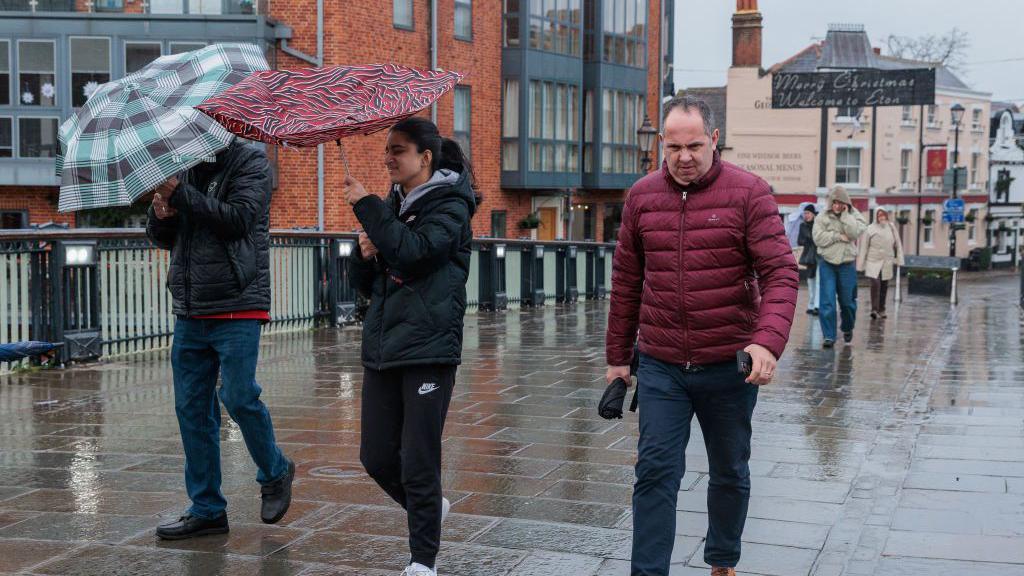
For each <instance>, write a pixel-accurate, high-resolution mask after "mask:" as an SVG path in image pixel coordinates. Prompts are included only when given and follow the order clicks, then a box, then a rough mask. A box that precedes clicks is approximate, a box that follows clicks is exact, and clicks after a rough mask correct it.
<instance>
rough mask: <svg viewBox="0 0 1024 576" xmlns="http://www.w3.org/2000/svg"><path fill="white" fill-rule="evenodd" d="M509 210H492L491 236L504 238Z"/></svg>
mask: <svg viewBox="0 0 1024 576" xmlns="http://www.w3.org/2000/svg"><path fill="white" fill-rule="evenodd" d="M507 220H508V212H506V211H505V210H491V238H504V237H505V233H506V232H505V229H506V221H507Z"/></svg>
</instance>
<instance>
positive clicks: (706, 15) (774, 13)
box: [675, 0, 1024, 102]
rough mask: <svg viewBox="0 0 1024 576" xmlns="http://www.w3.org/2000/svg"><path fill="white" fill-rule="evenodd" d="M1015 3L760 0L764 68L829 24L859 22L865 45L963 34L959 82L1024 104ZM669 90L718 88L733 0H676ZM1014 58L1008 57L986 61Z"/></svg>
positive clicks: (1023, 49) (728, 52) (728, 58)
mask: <svg viewBox="0 0 1024 576" xmlns="http://www.w3.org/2000/svg"><path fill="white" fill-rule="evenodd" d="M1018 1H1019V0H966V1H964V0H846V1H843V2H836V1H832V0H760V1H759V2H758V7H759V8H760V10H761V13H762V15H763V16H764V32H763V45H762V50H763V62H762V65H763V66H764V67H765V68H767V67H769V66H771V65H772V64H775V63H777V62H780V61H782V60H785V59H786V58H789V57H790V56H792V55H793V54H795V53H797V52H798V51H800V50H801V49H803V48H805V47H806V46H807V45H809V44H811V43H812V42H814V41H817V40H821V39H823V38H824V36H825V33H826V32H827V30H828V25H829V24H830V23H845V24H863V25H864V26H865V29H866V30H867V33H868V36H869V37H870V38H871V42H872V45H874V46H882V47H883V48H882V49H883V53H885V47H884V40H885V38H886V37H887V36H889V35H890V34H897V35H902V36H921V35H924V34H933V33H934V34H941V33H944V32H946V31H948V30H950V29H952V28H953V27H954V26H955V27H958V28H960V29H961V30H964V31H966V32H967V33H968V34H969V36H970V41H971V46H970V48H969V49H968V52H967V57H966V58H965V60H966V62H967V63H968V64H969V65H968V66H967V73H966V74H963V75H962V76H963V80H964V82H966V83H967V85H969V86H971V87H972V88H974V89H976V90H981V91H985V92H991V93H992V95H993V99H995V100H1013V101H1015V102H1024V41H1022V38H1021V30H1022V29H1021V26H1020V25H1021V21H1022V12H1021V11H1020V9H1021V6H1022V5H1024V3H1020V4H1018ZM675 2H676V31H675V35H676V36H675V42H676V45H675V67H676V73H675V83H676V88H677V89H680V88H687V87H697V86H723V85H724V84H725V80H726V69H727V68H728V67H729V65H730V64H731V63H732V21H731V18H732V13H733V12H734V11H735V9H736V2H735V1H734V0H675ZM1005 59H1014V61H1011V62H999V63H995V62H991V61H993V60H1005Z"/></svg>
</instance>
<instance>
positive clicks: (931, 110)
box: [928, 104, 938, 126]
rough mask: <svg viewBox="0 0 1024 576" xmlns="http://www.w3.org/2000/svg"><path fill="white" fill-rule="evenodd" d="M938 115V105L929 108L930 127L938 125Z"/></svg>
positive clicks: (931, 105)
mask: <svg viewBox="0 0 1024 576" xmlns="http://www.w3.org/2000/svg"><path fill="white" fill-rule="evenodd" d="M937 113H938V107H937V106H936V105H934V104H930V105H929V106H928V125H929V126H935V125H936V121H935V116H936V114H937Z"/></svg>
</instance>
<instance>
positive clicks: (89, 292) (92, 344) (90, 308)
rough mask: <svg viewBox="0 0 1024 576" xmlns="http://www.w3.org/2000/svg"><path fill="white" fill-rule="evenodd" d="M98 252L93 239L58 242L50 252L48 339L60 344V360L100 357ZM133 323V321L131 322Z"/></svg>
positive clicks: (101, 349)
mask: <svg viewBox="0 0 1024 576" xmlns="http://www.w3.org/2000/svg"><path fill="white" fill-rule="evenodd" d="M98 262H99V251H98V249H97V246H96V242H95V241H94V240H58V241H56V242H54V243H53V250H52V251H51V253H50V290H51V292H50V298H51V300H50V302H51V305H52V306H53V316H52V317H51V336H52V337H53V338H54V340H55V341H56V342H64V343H65V346H64V348H63V349H62V350H61V361H62V362H65V363H66V362H67V361H68V360H94V359H96V358H99V357H100V356H102V355H103V340H102V335H101V333H100V313H101V311H100V288H99V275H98V274H97V271H98V267H99V266H98ZM133 320H134V319H133Z"/></svg>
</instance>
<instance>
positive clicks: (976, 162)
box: [971, 152, 981, 186]
mask: <svg viewBox="0 0 1024 576" xmlns="http://www.w3.org/2000/svg"><path fill="white" fill-rule="evenodd" d="M980 166H981V152H971V186H977V185H978V169H979V167H980Z"/></svg>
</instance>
